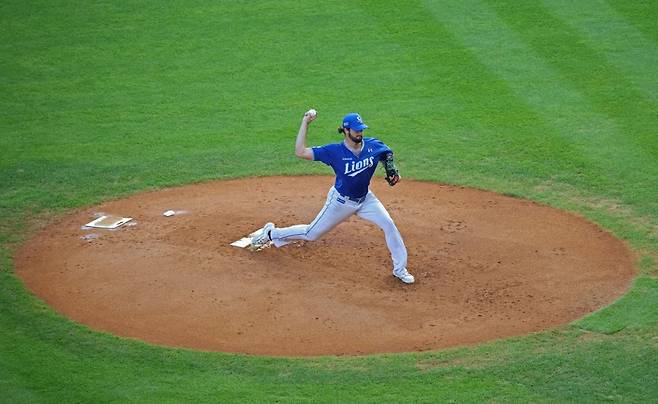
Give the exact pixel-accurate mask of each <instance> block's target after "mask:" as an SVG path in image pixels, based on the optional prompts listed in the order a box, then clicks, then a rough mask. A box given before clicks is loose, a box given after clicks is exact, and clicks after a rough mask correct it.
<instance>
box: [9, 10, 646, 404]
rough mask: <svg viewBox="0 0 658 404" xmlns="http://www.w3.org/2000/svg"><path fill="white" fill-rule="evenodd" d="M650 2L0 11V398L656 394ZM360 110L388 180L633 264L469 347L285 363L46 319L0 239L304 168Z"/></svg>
mask: <svg viewBox="0 0 658 404" xmlns="http://www.w3.org/2000/svg"><path fill="white" fill-rule="evenodd" d="M656 21H658V2H655V1H640V0H635V1H619V0H615V1H607V2H606V1H596V0H591V1H576V2H571V1H566V0H547V1H540V2H518V1H504V0H496V1H494V0H491V1H477V0H476V1H471V0H468V1H445V2H434V1H397V2H375V1H323V2H310V1H276V2H266V1H255V0H254V1H237V0H235V1H223V2H201V1H180V0H179V1H149V0H143V1H135V2H100V1H86V2H64V1H58V0H52V1H16V0H5V1H3V2H1V3H0V49H1V55H2V56H1V57H0V106H1V109H0V221H1V223H0V402H11V403H14V402H58V403H59V402H107V401H135V402H155V401H158V402H161V401H164V402H181V401H192V402H200V401H229V400H245V401H288V400H291V401H357V402H394V401H414V402H418V401H420V402H430V401H455V402H457V401H459V402H461V401H483V400H484V401H494V402H499V401H500V402H507V401H512V402H517V401H518V402H527V401H532V402H564V401H568V402H601V401H623V402H650V401H653V402H658V366H657V364H658V74H657V73H656V72H657V71H658V69H657V66H658V24H657V23H656ZM310 107H314V108H316V109H317V110H318V111H319V118H318V120H317V121H316V122H315V123H314V124H313V127H312V129H311V132H310V135H309V141H310V143H312V144H323V143H326V142H330V141H335V140H336V139H338V138H337V135H335V127H336V126H337V125H338V123H339V119H340V117H341V116H342V115H343V114H344V113H346V112H350V111H358V112H360V113H361V114H362V115H363V116H364V118H365V120H366V121H367V122H368V124H369V125H370V127H371V129H369V131H371V132H369V133H371V134H373V135H376V136H378V137H380V138H381V139H382V140H384V141H385V142H386V143H387V144H389V145H391V146H392V147H393V148H394V150H395V151H396V156H397V160H398V162H399V164H398V165H399V167H400V169H401V171H402V175H403V177H404V178H416V179H423V180H431V181H438V182H444V183H451V184H460V185H467V186H474V187H478V188H485V189H491V190H494V191H497V192H501V193H505V194H509V195H515V196H519V197H523V198H528V199H533V200H536V201H540V202H543V203H547V204H550V205H552V206H555V207H558V208H562V209H567V210H570V211H573V212H577V213H579V214H581V215H583V216H585V217H587V218H588V219H590V220H592V221H594V222H596V223H598V224H599V225H601V226H602V227H604V228H606V229H608V230H610V231H612V232H613V233H614V234H616V235H617V236H618V237H620V238H622V239H623V240H625V241H626V242H627V243H628V244H629V246H631V247H632V248H633V249H634V250H635V251H636V252H637V255H638V262H637V268H638V277H637V279H636V280H635V282H634V284H633V286H632V288H631V289H630V290H629V292H628V293H627V294H626V295H625V296H624V297H622V298H621V299H620V300H619V301H617V302H616V303H614V304H613V305H611V306H610V307H607V308H605V309H602V310H600V311H599V312H597V313H594V314H592V315H590V316H587V317H586V318H584V319H581V320H579V321H576V322H574V323H572V324H569V325H565V326H562V327H559V328H557V329H553V330H549V331H546V332H543V333H539V334H533V335H530V336H525V337H519V338H514V339H510V340H504V341H495V342H491V343H487V344H482V345H479V346H475V347H468V348H458V349H449V350H442V351H436V352H424V353H409V354H396V355H377V356H369V357H356V358H349V357H348V358H333V357H327V358H311V359H285V358H262V357H250V356H242V355H230V354H221V353H205V352H197V351H190V350H176V349H168V348H162V347H155V346H151V345H147V344H144V343H142V342H139V341H132V340H125V339H119V338H116V337H113V336H111V335H107V334H102V333H98V332H95V331H92V330H89V329H88V328H86V327H83V326H80V325H77V324H74V323H72V322H71V321H69V320H67V319H65V318H62V317H61V316H59V315H57V314H55V313H54V312H53V311H52V310H51V309H50V308H48V307H47V306H45V305H44V304H43V303H42V302H41V301H40V300H39V299H37V298H36V297H34V296H33V295H31V294H30V293H29V292H28V291H27V290H26V289H25V287H24V286H23V284H22V283H21V281H20V280H19V279H18V278H17V277H16V276H15V275H14V272H13V264H12V261H11V254H12V251H13V250H14V249H15V248H16V247H17V245H18V244H19V243H20V242H21V241H22V240H24V239H25V238H26V237H27V236H29V234H31V232H32V231H34V230H35V229H37V228H39V227H40V226H44V225H45V224H47V223H48V222H49V221H50V220H52V218H53V217H56V216H58V215H62V214H65V213H66V212H67V211H68V210H70V209H72V208H75V207H79V206H84V205H90V204H94V203H97V202H100V201H102V200H105V199H108V198H117V197H121V196H124V195H128V194H132V193H136V192H141V191H144V190H148V189H157V188H163V187H168V186H172V185H177V184H185V183H190V182H197V181H206V180H212V179H221V178H234V177H240V176H252V175H273V174H277V175H279V174H284V175H285V174H290V175H294V174H308V173H311V174H320V173H324V174H327V173H328V171H327V168H326V166H324V165H322V164H311V163H308V162H305V161H298V159H296V158H295V157H294V153H293V150H294V137H295V134H296V131H297V128H298V125H299V120H300V118H301V114H302V113H303V112H304V111H305V110H306V109H308V108H310Z"/></svg>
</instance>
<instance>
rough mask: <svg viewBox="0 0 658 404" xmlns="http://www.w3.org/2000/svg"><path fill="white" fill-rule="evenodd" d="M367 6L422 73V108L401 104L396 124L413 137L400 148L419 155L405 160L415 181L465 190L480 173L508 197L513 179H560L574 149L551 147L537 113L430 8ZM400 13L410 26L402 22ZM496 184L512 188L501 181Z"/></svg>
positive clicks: (415, 89)
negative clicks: (450, 184)
mask: <svg viewBox="0 0 658 404" xmlns="http://www.w3.org/2000/svg"><path fill="white" fill-rule="evenodd" d="M360 4H361V6H362V7H363V8H364V9H365V10H367V12H368V13H369V14H370V15H373V16H375V17H376V18H377V20H378V22H379V29H380V30H381V31H382V35H386V37H387V38H388V40H390V41H395V42H396V43H397V44H399V48H400V52H399V53H398V54H396V57H398V56H399V57H400V58H401V59H403V60H410V61H412V62H413V64H414V66H415V68H416V70H417V71H418V73H417V74H419V77H415V78H414V80H417V81H419V83H418V85H414V86H412V87H411V88H410V90H409V92H408V94H406V96H407V97H409V98H412V97H416V98H412V99H416V100H417V101H416V102H417V103H418V104H420V105H413V104H412V103H407V104H403V103H402V102H401V103H400V109H399V110H398V111H397V114H399V116H401V117H402V120H401V121H400V122H397V123H395V122H390V124H391V126H392V127H395V128H397V127H400V130H401V131H404V130H405V129H406V131H408V132H410V135H409V136H403V137H400V138H399V139H398V141H399V142H400V143H401V144H402V145H403V146H405V147H414V148H415V149H416V150H415V151H414V157H413V158H412V159H404V153H403V154H402V156H403V157H402V158H403V159H404V160H403V162H404V168H405V169H406V170H408V172H410V174H411V175H412V176H414V177H417V178H427V179H429V178H441V179H446V180H449V181H453V182H460V183H464V182H465V181H468V180H465V178H466V177H469V176H473V174H476V175H478V181H488V182H487V185H488V186H495V187H498V188H499V189H507V190H509V189H510V187H512V186H514V185H513V184H511V183H512V182H513V181H510V180H511V179H512V178H514V177H518V178H524V179H526V180H527V179H528V178H529V177H536V178H540V179H542V178H546V171H547V170H548V171H549V172H550V171H553V170H555V171H553V172H554V173H556V172H557V171H558V170H560V169H561V168H562V169H563V168H565V165H570V164H571V161H570V160H571V159H572V158H573V154H572V152H569V151H568V152H567V153H568V154H569V155H568V156H564V155H562V153H563V152H564V150H565V149H566V148H565V147H564V146H565V145H566V144H567V143H566V142H565V143H564V144H562V145H560V144H559V141H555V142H552V143H547V142H546V141H545V140H546V137H545V136H544V133H543V132H544V131H545V130H546V129H545V128H541V127H539V128H538V127H537V122H538V119H537V117H536V116H535V115H534V111H533V109H532V108H530V107H528V106H527V105H526V104H525V102H524V100H523V99H521V98H520V97H518V96H517V95H515V94H513V93H512V92H511V91H510V89H509V88H508V86H507V83H506V82H505V81H504V80H502V79H501V78H500V77H498V76H496V75H495V74H493V73H492V72H491V71H490V69H489V68H488V67H487V66H486V65H484V64H482V63H481V62H480V61H479V60H478V58H477V55H475V54H474V53H473V52H472V51H471V50H469V49H468V48H467V47H466V46H465V45H463V44H462V43H461V42H460V41H459V40H458V38H457V37H455V36H454V35H453V34H452V33H451V32H449V31H447V30H446V29H445V28H444V27H443V26H442V25H441V24H440V23H438V22H437V21H436V20H435V19H434V18H433V17H432V16H431V15H428V13H427V12H426V10H425V9H424V8H422V7H421V8H418V7H417V3H415V2H412V3H402V4H397V5H396V6H395V7H391V8H388V7H385V6H382V5H381V4H377V5H372V4H368V3H360ZM396 13H403V14H404V15H406V16H408V18H409V20H408V21H403V20H400V19H399V18H397V17H396ZM421 27H422V28H421ZM421 68H422V69H421ZM418 97H420V98H418ZM414 111H415V112H416V113H415V114H414ZM425 112H426V113H425ZM405 122H411V123H412V124H415V125H417V126H418V127H419V130H420V131H421V133H416V132H415V131H414V126H411V127H409V126H407V127H406V128H405V127H404V126H402V125H401V124H404V123H405ZM405 138H408V140H407V139H405ZM419 145H424V146H426V147H420V148H419V147H417V146H419ZM403 151H404V149H403ZM492 172H496V173H498V174H499V176H496V175H493V176H492V175H491V174H492ZM436 176H438V177H436ZM549 176H550V174H549ZM496 177H498V178H506V179H507V181H506V182H504V181H500V182H497V181H496ZM471 178H473V177H471ZM538 181H539V180H538ZM471 183H474V182H473V181H472V180H471ZM478 185H479V186H483V182H480V183H479V184H478Z"/></svg>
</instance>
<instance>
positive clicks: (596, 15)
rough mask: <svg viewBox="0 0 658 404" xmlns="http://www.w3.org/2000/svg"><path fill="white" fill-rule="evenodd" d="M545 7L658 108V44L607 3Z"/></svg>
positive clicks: (558, 2) (548, 0) (551, 0)
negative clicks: (657, 72)
mask: <svg viewBox="0 0 658 404" xmlns="http://www.w3.org/2000/svg"><path fill="white" fill-rule="evenodd" d="M544 4H545V5H546V6H547V7H549V8H550V10H551V12H552V13H553V14H555V15H557V16H559V18H560V19H561V20H562V21H564V22H565V23H567V24H569V26H570V27H571V28H572V29H574V30H575V31H576V32H577V33H578V34H579V35H580V36H581V38H583V39H584V40H585V43H586V44H587V46H588V47H590V48H592V49H593V50H595V51H596V52H597V53H599V54H601V55H603V56H604V57H605V59H606V60H607V61H608V62H609V63H610V64H612V65H614V66H615V67H616V68H618V69H619V70H620V71H622V72H623V73H624V75H625V79H626V80H628V81H629V82H630V83H632V84H633V85H634V87H635V88H636V89H638V90H640V91H641V92H643V93H644V95H645V96H646V97H648V98H649V99H650V100H652V101H653V103H654V104H655V106H656V108H658V74H656V70H657V68H656V67H657V66H658V44H656V43H654V42H652V41H650V40H648V39H646V38H645V37H644V35H642V33H641V32H640V31H638V30H637V29H635V27H633V26H632V25H631V24H629V23H628V22H627V21H626V20H625V19H624V17H623V16H622V15H620V14H619V13H617V12H616V11H615V10H614V9H613V8H611V7H610V6H609V5H608V4H607V3H606V2H605V1H604V0H592V1H590V2H587V3H586V2H574V1H565V0H545V1H544ZM656 4H658V3H656ZM657 14H658V13H657ZM655 17H656V24H657V25H658V15H656V16H655ZM657 120H658V117H657Z"/></svg>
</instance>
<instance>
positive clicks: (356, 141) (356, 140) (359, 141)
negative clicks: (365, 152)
mask: <svg viewBox="0 0 658 404" xmlns="http://www.w3.org/2000/svg"><path fill="white" fill-rule="evenodd" d="M347 136H349V137H350V139H352V141H353V142H354V143H361V141H362V140H363V136H359V137H354V136H352V134H351V133H350V134H349V135H347Z"/></svg>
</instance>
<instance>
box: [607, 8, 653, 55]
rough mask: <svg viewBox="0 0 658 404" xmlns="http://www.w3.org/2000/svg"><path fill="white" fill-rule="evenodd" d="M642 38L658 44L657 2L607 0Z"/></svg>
mask: <svg viewBox="0 0 658 404" xmlns="http://www.w3.org/2000/svg"><path fill="white" fill-rule="evenodd" d="M608 4H609V5H610V7H612V8H614V9H615V10H617V12H618V13H619V14H621V15H623V16H624V17H625V18H626V20H627V21H629V22H630V23H631V24H633V26H634V27H635V28H636V29H637V30H639V31H640V32H642V33H643V34H644V36H645V37H646V38H648V39H650V40H652V41H653V42H654V43H657V44H658V24H656V21H657V20H658V2H655V1H652V0H634V1H629V0H608Z"/></svg>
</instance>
